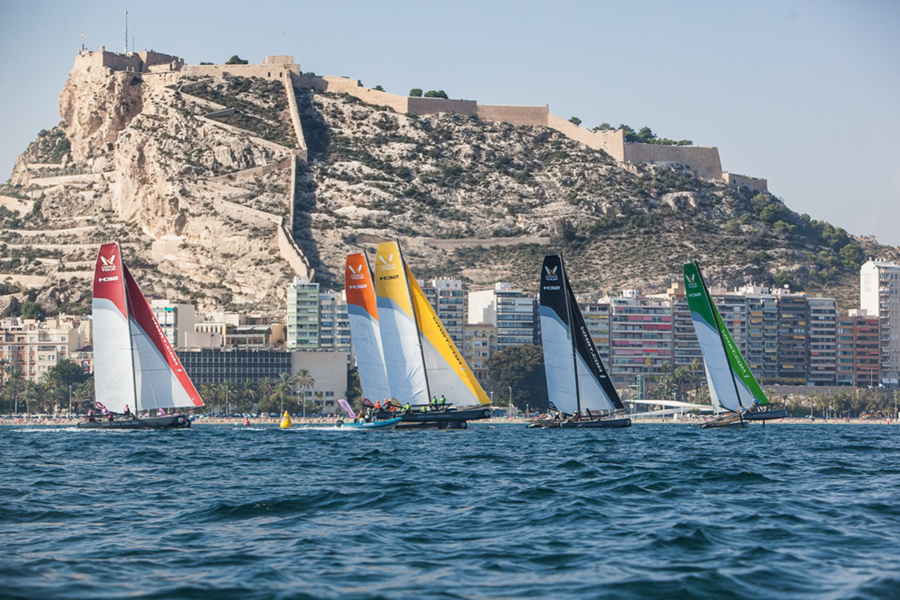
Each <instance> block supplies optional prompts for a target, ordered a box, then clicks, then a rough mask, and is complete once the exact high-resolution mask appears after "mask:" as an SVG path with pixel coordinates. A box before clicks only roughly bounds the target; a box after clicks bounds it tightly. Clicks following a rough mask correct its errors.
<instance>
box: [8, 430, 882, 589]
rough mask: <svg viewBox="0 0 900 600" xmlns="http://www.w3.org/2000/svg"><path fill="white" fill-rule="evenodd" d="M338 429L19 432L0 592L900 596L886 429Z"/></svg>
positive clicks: (13, 440)
mask: <svg viewBox="0 0 900 600" xmlns="http://www.w3.org/2000/svg"><path fill="white" fill-rule="evenodd" d="M336 431H358V430H354V429H351V428H347V429H343V428H331V427H297V428H292V429H290V430H288V431H282V430H280V429H279V428H278V427H277V426H272V427H265V426H263V427H260V426H255V427H246V428H244V427H212V426H211V427H197V428H195V429H192V430H186V431H151V432H145V431H133V432H104V431H83V430H82V431H78V430H74V429H70V428H49V427H48V428H23V427H4V428H2V429H0V459H2V460H0V500H2V502H3V509H2V510H0V536H2V539H3V543H2V544H0V582H2V583H3V588H2V592H0V596H3V597H8V598H77V599H87V598H121V597H126V596H128V597H136V598H207V597H208V598H260V599H262V598H403V599H407V598H409V599H412V598H423V597H445V598H467V599H469V598H471V599H473V600H475V599H482V598H497V597H507V598H521V597H553V598H563V599H568V598H571V599H587V598H659V597H680V598H716V599H719V598H753V599H757V598H774V599H781V598H784V599H787V598H790V599H793V598H848V597H859V598H892V597H896V594H897V590H898V589H900V578H898V576H897V575H896V573H898V572H900V528H898V527H897V523H898V518H900V505H898V503H897V498H898V497H900V468H898V467H897V466H896V460H897V458H896V457H897V456H898V450H900V442H898V439H900V438H898V436H900V430H896V429H894V428H892V427H886V426H860V427H852V426H848V427H823V426H817V425H780V426H774V427H773V426H770V427H766V428H765V429H763V428H762V427H753V428H751V429H748V430H743V431H740V430H738V431H702V432H701V431H698V430H696V429H692V428H689V427H687V426H646V425H645V426H636V427H633V428H631V429H628V430H530V431H526V430H525V429H524V428H522V427H507V426H502V427H498V426H473V427H471V428H470V429H468V430H466V431H453V432H437V431H409V432H403V431H395V432H392V433H390V434H388V435H384V434H381V433H377V434H376V433H374V432H369V433H372V434H371V435H358V436H350V437H343V436H334V435H331V434H333V433H334V432H336ZM68 433H78V434H79V435H62V434H68ZM286 433H287V434H288V435H285V434H286ZM292 433H302V434H303V435H290V434H292ZM364 433H365V432H364Z"/></svg>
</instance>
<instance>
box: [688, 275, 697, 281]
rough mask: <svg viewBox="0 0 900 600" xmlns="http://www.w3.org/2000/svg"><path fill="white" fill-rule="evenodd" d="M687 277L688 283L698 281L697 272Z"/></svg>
mask: <svg viewBox="0 0 900 600" xmlns="http://www.w3.org/2000/svg"><path fill="white" fill-rule="evenodd" d="M685 277H687V280H688V283H696V281H697V275H696V274H694V275H685Z"/></svg>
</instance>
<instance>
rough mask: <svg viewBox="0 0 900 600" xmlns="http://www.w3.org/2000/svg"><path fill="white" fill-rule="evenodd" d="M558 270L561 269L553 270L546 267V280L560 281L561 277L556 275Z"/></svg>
mask: <svg viewBox="0 0 900 600" xmlns="http://www.w3.org/2000/svg"><path fill="white" fill-rule="evenodd" d="M558 268H559V267H558V266H556V267H553V268H552V269H551V268H550V267H548V266H546V265H544V270H545V271H547V274H546V275H545V276H544V279H546V280H547V281H558V280H559V276H558V275H557V274H556V270H557V269H558Z"/></svg>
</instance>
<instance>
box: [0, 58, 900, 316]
mask: <svg viewBox="0 0 900 600" xmlns="http://www.w3.org/2000/svg"><path fill="white" fill-rule="evenodd" d="M295 85H297V83H296V80H295ZM293 91H294V94H295V96H296V100H297V110H298V112H299V116H300V123H301V125H302V133H303V136H302V138H303V139H302V140H298V138H297V136H296V135H295V132H294V130H293V128H292V126H291V116H292V115H291V111H292V110H293V109H292V107H291V104H290V103H289V102H288V101H287V95H286V93H285V87H284V85H283V84H282V83H281V82H279V81H273V80H270V79H262V78H246V77H234V76H215V77H206V78H203V77H196V76H192V75H184V74H180V73H178V72H169V73H162V74H155V73H154V74H151V73H147V74H144V73H129V72H115V71H111V70H109V69H106V68H96V67H93V68H91V69H74V70H73V71H72V73H71V75H70V78H69V81H68V82H67V83H66V86H65V88H64V90H63V92H62V94H61V98H60V116H61V118H62V121H61V122H60V124H59V125H58V126H57V127H55V128H53V129H51V130H49V131H43V132H41V133H40V134H39V136H38V138H37V139H36V140H35V142H33V143H32V144H31V145H30V146H29V147H28V149H26V151H25V152H24V153H23V155H22V156H21V157H20V159H19V161H18V162H17V164H16V168H15V170H14V172H13V175H12V177H11V179H10V180H9V181H7V182H6V183H5V184H4V185H3V187H2V188H0V206H2V208H0V218H2V219H3V220H4V227H3V231H2V240H0V241H2V245H0V282H2V289H0V292H2V294H0V298H3V299H4V300H5V302H0V311H4V310H5V311H6V312H7V313H9V312H10V311H14V310H15V306H16V305H17V304H18V303H22V302H24V301H25V300H37V301H38V302H40V303H41V304H42V306H43V307H44V308H45V310H47V311H51V312H52V311H57V310H75V309H79V308H81V309H85V308H86V307H88V306H89V303H90V290H89V283H90V270H91V268H92V265H93V260H94V257H95V252H96V246H97V244H98V243H100V242H102V241H105V240H108V239H117V240H119V241H120V242H122V243H123V244H124V248H125V256H126V261H127V262H128V263H129V264H130V265H131V266H132V267H133V270H135V271H136V274H137V276H138V278H139V280H140V281H141V283H142V285H143V287H144V289H145V291H146V293H147V294H148V295H149V296H154V297H169V298H172V299H177V300H185V301H191V302H194V303H197V304H198V305H199V306H200V308H201V309H216V308H218V309H222V308H227V309H242V310H258V311H265V312H272V313H276V314H277V313H283V311H284V306H283V301H284V287H285V284H286V283H287V282H288V281H289V280H290V278H291V277H292V276H293V275H294V274H295V273H296V272H297V269H298V268H297V264H296V261H295V262H293V263H290V262H289V261H288V260H286V259H285V244H284V240H281V242H279V228H280V227H281V224H282V220H284V223H286V224H290V225H291V227H292V231H291V232H290V233H291V234H292V236H293V241H294V242H295V243H296V245H297V246H299V248H300V249H301V250H302V252H303V254H304V255H305V257H304V260H306V261H307V262H308V266H309V267H311V268H312V269H314V270H315V273H316V280H317V281H319V282H321V283H323V284H325V285H326V286H334V287H336V288H339V287H340V286H341V285H342V283H343V282H342V277H341V272H342V268H343V259H344V256H345V255H346V254H347V253H348V252H357V251H359V250H360V248H364V249H366V250H368V251H369V252H373V251H374V247H375V245H376V244H377V242H378V241H380V240H383V239H388V238H398V239H399V240H400V242H401V244H402V247H403V248H404V253H405V255H406V258H407V260H408V261H409V263H410V264H411V266H412V268H413V270H414V272H415V273H416V275H417V276H419V277H433V276H453V277H459V278H462V279H463V280H464V281H466V282H468V284H469V287H470V288H477V287H485V286H489V285H492V284H493V283H494V282H496V281H499V280H506V281H511V282H513V283H514V284H515V285H517V286H521V287H522V288H523V289H527V290H535V289H536V285H537V284H536V281H537V278H536V274H537V270H538V267H539V264H540V260H541V258H542V256H543V254H544V253H545V252H548V251H561V252H563V254H564V255H565V256H566V258H567V261H568V264H569V267H570V273H571V275H572V276H573V279H574V281H573V284H574V285H575V287H576V289H577V291H579V292H595V293H598V294H600V293H604V292H609V293H616V292H617V291H618V290H619V289H622V288H626V287H629V288H631V287H634V288H639V289H641V290H642V291H644V292H648V293H649V292H655V291H662V290H664V289H665V288H666V287H667V285H668V284H669V282H670V281H672V280H673V279H674V280H678V279H680V272H681V265H682V263H683V262H684V261H685V260H689V259H697V260H699V261H700V263H701V265H703V266H704V267H705V270H706V272H707V278H708V280H710V281H711V282H712V283H716V284H720V285H729V286H731V285H738V284H741V283H749V282H757V283H777V284H779V285H782V284H790V285H792V286H793V288H794V289H807V290H816V289H822V288H825V289H826V290H827V292H828V293H830V294H834V295H835V296H836V297H838V298H839V300H840V302H841V304H842V305H843V306H844V307H851V306H853V305H854V304H855V302H856V298H857V292H856V289H857V288H856V286H857V283H856V282H857V280H858V274H857V273H858V266H859V264H860V263H861V262H862V261H863V260H864V259H865V256H866V255H867V254H875V255H878V256H883V257H887V258H891V257H893V258H897V259H900V253H898V252H897V250H896V249H895V248H889V247H883V246H880V245H879V244H878V243H877V242H876V241H875V240H874V239H870V238H862V239H861V238H854V237H853V236H851V235H849V234H847V233H846V232H844V231H843V230H841V229H839V228H835V227H832V226H831V225H829V224H827V223H822V222H819V221H816V220H814V219H811V218H810V217H808V216H806V215H798V214H796V213H794V212H792V211H791V210H790V209H788V208H787V206H785V204H784V203H783V202H782V201H780V200H779V199H777V198H775V197H773V196H770V195H768V194H759V193H756V192H753V191H751V190H749V189H747V188H742V189H736V188H732V187H728V186H726V185H724V184H723V183H720V182H713V181H708V180H704V179H701V178H698V177H696V176H695V175H694V174H693V173H692V172H690V171H689V170H687V169H679V168H672V167H654V166H636V165H629V164H622V163H617V162H616V161H614V160H613V159H612V158H610V157H609V156H608V155H606V154H605V153H604V152H602V151H600V150H593V149H590V148H587V147H585V146H583V145H581V144H580V143H578V142H576V141H573V140H571V139H569V138H567V137H566V136H564V135H563V134H562V133H560V132H558V131H556V130H553V129H549V128H544V127H537V126H513V125H509V124H505V123H497V122H491V121H484V120H480V119H478V118H477V117H469V116H461V115H457V114H448V113H442V114H436V115H430V116H418V117H417V116H413V115H409V114H398V113H396V112H394V111H392V110H391V109H389V108H386V107H379V106H373V105H369V104H365V103H363V102H362V101H360V100H358V99H357V98H354V97H351V96H348V95H346V94H333V93H328V92H322V91H316V90H314V89H312V88H301V87H299V85H297V87H295V88H294V89H293ZM304 146H305V147H304ZM303 155H305V157H306V159H307V160H303V158H304V157H303ZM292 164H296V165H297V167H296V173H295V177H294V178H293V179H292V176H291V175H292V168H291V165H292ZM292 184H293V185H294V187H293V188H292V187H291V186H292ZM292 189H293V192H294V193H293V194H292ZM292 197H293V198H294V203H293V206H291V205H290V204H291V198H292ZM292 265H293V266H292ZM301 266H302V265H301Z"/></svg>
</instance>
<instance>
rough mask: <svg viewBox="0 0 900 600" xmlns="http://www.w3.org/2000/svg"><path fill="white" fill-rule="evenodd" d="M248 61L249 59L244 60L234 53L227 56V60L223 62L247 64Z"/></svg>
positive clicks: (227, 63)
mask: <svg viewBox="0 0 900 600" xmlns="http://www.w3.org/2000/svg"><path fill="white" fill-rule="evenodd" d="M249 62H250V61H249V60H244V59H243V58H241V57H240V56H238V55H237V54H235V55H233V56H232V57H231V58H229V59H228V60H226V61H225V64H226V65H246V64H248V63H249Z"/></svg>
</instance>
